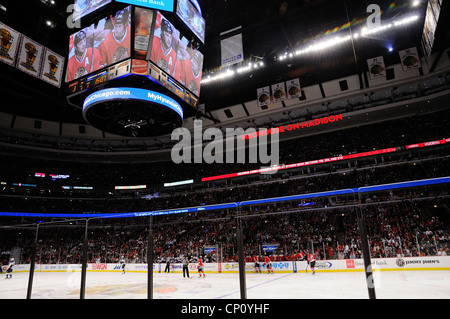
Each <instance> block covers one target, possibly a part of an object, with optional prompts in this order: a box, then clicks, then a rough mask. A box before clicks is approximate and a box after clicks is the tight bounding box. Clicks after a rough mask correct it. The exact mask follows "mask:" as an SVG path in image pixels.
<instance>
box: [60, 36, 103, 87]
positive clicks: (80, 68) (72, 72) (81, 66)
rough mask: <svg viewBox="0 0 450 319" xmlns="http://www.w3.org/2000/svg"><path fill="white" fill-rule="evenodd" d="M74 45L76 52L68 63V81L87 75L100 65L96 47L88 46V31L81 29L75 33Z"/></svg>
mask: <svg viewBox="0 0 450 319" xmlns="http://www.w3.org/2000/svg"><path fill="white" fill-rule="evenodd" d="M73 45H74V50H75V54H74V55H73V56H72V57H70V58H69V62H68V64H67V82H70V81H72V80H76V79H78V78H80V77H82V76H84V75H87V74H89V73H91V72H92V71H93V70H94V69H95V68H98V67H99V64H98V61H99V57H100V55H99V52H98V50H97V49H95V48H92V47H89V48H88V47H87V45H88V39H87V35H86V32H84V31H80V32H78V33H77V34H75V36H74V39H73Z"/></svg>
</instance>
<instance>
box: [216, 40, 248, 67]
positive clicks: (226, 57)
mask: <svg viewBox="0 0 450 319" xmlns="http://www.w3.org/2000/svg"><path fill="white" fill-rule="evenodd" d="M220 45H221V53H222V67H227V66H230V65H233V64H236V63H239V62H242V61H244V49H243V46H242V34H241V33H240V34H236V35H235V36H232V37H229V38H226V39H223V40H222V41H220Z"/></svg>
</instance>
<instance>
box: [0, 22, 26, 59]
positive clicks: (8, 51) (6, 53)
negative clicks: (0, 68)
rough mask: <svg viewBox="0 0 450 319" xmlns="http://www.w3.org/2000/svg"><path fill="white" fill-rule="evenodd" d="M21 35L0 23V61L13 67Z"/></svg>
mask: <svg viewBox="0 0 450 319" xmlns="http://www.w3.org/2000/svg"><path fill="white" fill-rule="evenodd" d="M21 37H22V35H21V34H20V33H19V32H17V31H16V30H14V29H11V28H10V27H8V26H7V25H5V24H3V23H1V22H0V61H2V62H4V63H6V64H9V65H11V66H14V62H15V60H16V55H17V51H18V49H19V44H20V38H21Z"/></svg>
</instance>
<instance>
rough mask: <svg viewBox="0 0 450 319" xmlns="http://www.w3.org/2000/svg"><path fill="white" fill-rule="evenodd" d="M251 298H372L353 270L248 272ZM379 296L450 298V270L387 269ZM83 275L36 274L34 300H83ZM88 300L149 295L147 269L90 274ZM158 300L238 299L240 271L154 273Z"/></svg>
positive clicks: (2, 286)
mask: <svg viewBox="0 0 450 319" xmlns="http://www.w3.org/2000/svg"><path fill="white" fill-rule="evenodd" d="M28 276H29V274H28V273H15V274H14V275H13V278H12V279H5V276H4V275H2V276H1V277H0V280H1V281H0V299H25V298H26V295H27V287H28ZM246 279H247V280H246V288H247V298H248V299H368V290H367V285H366V281H365V275H364V273H362V272H349V273H317V274H316V275H314V276H313V275H312V274H311V273H308V274H305V273H296V274H267V273H262V274H254V273H251V274H250V273H248V274H246ZM374 282H375V292H376V297H377V298H378V299H450V271H402V272H400V271H392V272H390V271H383V272H375V273H374ZM80 283H81V273H79V272H63V273H36V274H35V276H34V283H33V291H32V299H79V298H80V292H79V291H80V290H79V289H80ZM85 297H86V299H146V298H147V274H146V273H126V274H124V275H123V274H122V273H120V272H117V273H97V272H95V273H94V272H88V273H87V275H86V296H85ZM153 297H154V298H155V299H239V298H240V297H241V296H240V286H239V275H238V274H206V278H198V276H197V274H196V273H191V278H189V279H188V278H183V276H182V274H179V273H171V274H164V273H161V274H159V273H155V274H154V289H153Z"/></svg>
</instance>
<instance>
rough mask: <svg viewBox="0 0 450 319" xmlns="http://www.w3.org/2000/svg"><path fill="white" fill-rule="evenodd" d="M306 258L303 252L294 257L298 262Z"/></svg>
mask: <svg viewBox="0 0 450 319" xmlns="http://www.w3.org/2000/svg"><path fill="white" fill-rule="evenodd" d="M305 257H306V254H305V253H304V252H303V251H299V252H298V253H297V255H295V258H296V259H297V260H298V261H300V260H304V259H305Z"/></svg>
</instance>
